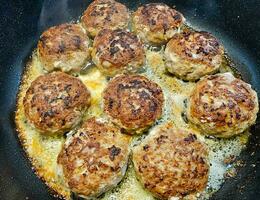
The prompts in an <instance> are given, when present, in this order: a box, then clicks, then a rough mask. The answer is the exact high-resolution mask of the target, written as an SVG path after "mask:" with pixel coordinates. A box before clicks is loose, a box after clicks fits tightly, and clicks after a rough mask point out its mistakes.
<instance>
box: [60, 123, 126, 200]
mask: <svg viewBox="0 0 260 200" xmlns="http://www.w3.org/2000/svg"><path fill="white" fill-rule="evenodd" d="M129 139H130V137H128V136H127V135H123V134H121V132H120V129H118V128H116V127H115V126H113V125H112V124H110V123H108V122H102V121H100V120H97V119H95V118H91V119H88V120H87V121H85V122H84V124H83V125H82V127H81V128H80V129H79V130H78V131H77V132H76V133H74V134H73V135H71V136H69V137H68V138H67V140H66V142H65V144H64V146H63V149H62V151H61V152H60V154H59V156H58V160H57V162H58V164H60V165H61V166H62V169H63V173H64V176H65V178H66V180H67V183H68V185H69V187H70V188H71V190H72V191H73V192H75V193H77V194H78V195H80V196H83V197H86V198H90V197H97V196H99V195H100V194H102V193H104V192H106V191H107V190H109V189H111V188H112V187H115V186H116V185H117V184H118V183H119V181H120V180H121V179H122V178H123V176H124V174H125V171H126V167H127V162H128V156H129V141H130V140H129Z"/></svg>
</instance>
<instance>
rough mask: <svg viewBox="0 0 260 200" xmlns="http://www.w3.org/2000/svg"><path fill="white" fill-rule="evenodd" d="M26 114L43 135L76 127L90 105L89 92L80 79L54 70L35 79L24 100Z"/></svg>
mask: <svg viewBox="0 0 260 200" xmlns="http://www.w3.org/2000/svg"><path fill="white" fill-rule="evenodd" d="M23 104H24V109H25V115H26V117H27V118H28V120H29V121H30V122H31V123H32V124H33V125H34V126H35V127H36V128H37V129H38V130H39V131H41V132H42V133H43V134H54V133H64V132H65V131H68V130H70V129H72V128H73V127H75V126H76V125H77V124H78V123H79V122H80V121H81V118H82V115H83V113H84V111H85V110H86V108H87V107H88V106H89V104H90V93H89V91H88V89H87V88H86V87H85V85H84V84H83V83H82V82H81V81H80V80H79V79H77V78H74V77H73V76H70V75H67V74H65V73H63V72H53V73H50V74H46V75H41V76H39V77H38V78H36V79H35V80H34V81H33V82H32V83H31V86H30V87H29V89H28V90H27V92H26V95H25V97H24V99H23Z"/></svg>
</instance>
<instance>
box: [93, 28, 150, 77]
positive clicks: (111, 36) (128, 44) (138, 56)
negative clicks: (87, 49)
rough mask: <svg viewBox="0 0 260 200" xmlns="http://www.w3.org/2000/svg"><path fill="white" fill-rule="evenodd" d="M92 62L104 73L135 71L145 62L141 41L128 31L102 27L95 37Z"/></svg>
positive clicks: (110, 74)
mask: <svg viewBox="0 0 260 200" xmlns="http://www.w3.org/2000/svg"><path fill="white" fill-rule="evenodd" d="M92 59H93V62H94V63H95V64H96V65H97V67H98V68H99V69H100V70H101V71H102V72H103V73H105V74H106V75H109V76H112V75H115V74H118V73H122V72H135V71H137V70H138V69H139V68H140V67H141V66H142V65H143V64H144V62H145V52H144V48H143V44H142V42H141V41H140V40H139V39H138V37H137V36H136V35H134V34H133V33H131V32H129V31H125V30H121V29H117V30H114V31H112V30H108V29H104V30H102V31H100V32H99V34H98V35H97V36H96V37H95V40H94V43H93V51H92Z"/></svg>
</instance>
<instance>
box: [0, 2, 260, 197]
mask: <svg viewBox="0 0 260 200" xmlns="http://www.w3.org/2000/svg"><path fill="white" fill-rule="evenodd" d="M158 1H160V2H164V3H166V4H168V5H170V6H173V5H175V6H176V8H177V10H179V11H181V12H182V13H183V14H184V15H185V17H186V18H187V21H188V22H189V23H190V24H192V25H193V27H195V28H197V29H199V30H206V31H209V32H211V33H213V34H214V35H215V36H216V37H218V38H219V39H220V40H221V42H222V43H223V44H224V46H225V48H226V50H227V52H228V53H229V55H230V56H231V58H232V59H233V60H234V61H235V63H236V67H237V68H238V69H239V71H240V72H241V73H242V77H243V78H244V80H246V81H247V82H249V83H250V84H252V86H253V88H254V89H255V90H256V91H257V92H258V95H259V94H260V11H259V10H260V0H248V1H245V0H236V1H232V0H186V1H183V0H173V1H162V0H158ZM90 2H91V1H88V0H56V1H54V0H46V1H43V0H42V1H41V0H12V1H5V0H1V1H0V199H2V200H16V199H19V200H22V199H41V200H45V199H46V200H49V199H54V197H53V196H52V195H51V194H50V192H49V190H48V188H47V187H46V186H45V185H44V183H43V182H41V181H40V180H39V179H38V178H37V177H36V175H35V174H34V173H33V171H32V170H31V165H30V163H29V161H28V160H27V158H26V156H25V153H24V152H23V150H22V148H21V145H20V143H19V140H18V138H17V133H16V131H15V125H14V111H15V104H16V94H17V91H18V86H19V81H20V80H21V75H22V72H23V69H24V66H25V63H26V61H27V59H28V56H29V55H30V54H31V51H32V50H33V49H34V48H35V47H36V44H37V40H38V39H39V36H40V34H41V32H42V31H43V30H45V29H46V28H48V27H50V26H53V25H56V24H60V23H63V22H68V21H71V20H77V19H78V17H79V15H80V14H81V13H82V12H83V11H84V9H85V8H86V7H87V6H88V4H89V3H90ZM120 2H122V3H124V4H126V5H127V6H128V7H129V8H130V9H136V8H137V6H139V5H140V4H144V3H149V2H154V1H146V0H143V1H123V0H121V1H120ZM259 96H260V95H259ZM251 132H252V136H251V138H250V141H249V144H248V147H247V149H246V150H244V151H243V152H242V154H241V156H240V157H239V160H242V161H243V163H244V167H241V168H240V169H239V171H238V175H237V176H236V177H235V178H232V179H229V180H227V181H226V182H225V183H224V185H223V186H222V188H221V189H220V190H219V191H218V192H217V193H215V195H214V196H213V197H212V199H228V200H230V199H252V200H255V199H260V151H259V150H258V149H259V145H260V138H259V135H260V121H259V120H258V121H257V123H256V125H255V126H254V127H252V129H251Z"/></svg>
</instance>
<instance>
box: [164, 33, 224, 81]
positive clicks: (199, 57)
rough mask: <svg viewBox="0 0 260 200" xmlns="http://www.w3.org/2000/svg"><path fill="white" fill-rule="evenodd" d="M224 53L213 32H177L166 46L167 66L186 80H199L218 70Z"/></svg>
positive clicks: (170, 70)
mask: <svg viewBox="0 0 260 200" xmlns="http://www.w3.org/2000/svg"><path fill="white" fill-rule="evenodd" d="M223 54H224V48H223V46H222V45H221V44H220V43H219V42H218V40H217V39H216V38H215V37H213V36H212V35H211V34H209V33H207V32H191V31H188V32H183V33H181V34H176V35H175V36H174V37H173V38H172V39H171V40H170V41H169V42H168V44H167V46H166V49H165V58H166V67H167V69H168V71H169V72H171V73H173V74H175V75H177V76H178V77H181V78H183V79H185V80H197V79H199V78H201V77H202V76H204V75H206V74H211V73H214V72H216V71H217V70H218V69H219V67H220V64H221V62H222V57H223Z"/></svg>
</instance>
